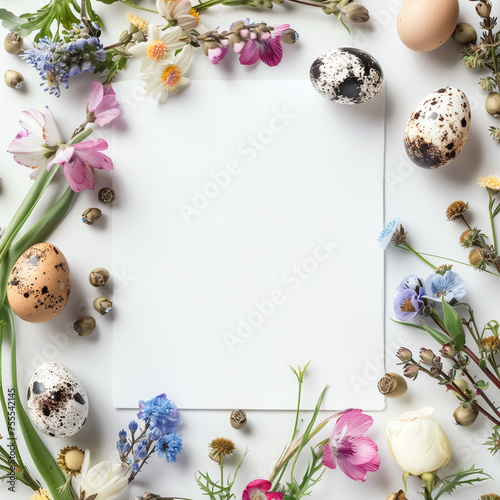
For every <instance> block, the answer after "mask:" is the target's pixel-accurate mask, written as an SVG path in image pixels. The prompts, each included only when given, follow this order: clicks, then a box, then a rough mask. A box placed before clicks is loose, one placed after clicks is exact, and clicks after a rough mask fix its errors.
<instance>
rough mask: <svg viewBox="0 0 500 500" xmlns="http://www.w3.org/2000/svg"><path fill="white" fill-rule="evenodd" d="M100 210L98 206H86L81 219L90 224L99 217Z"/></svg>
mask: <svg viewBox="0 0 500 500" xmlns="http://www.w3.org/2000/svg"><path fill="white" fill-rule="evenodd" d="M101 215H102V212H101V211H100V210H99V209H98V208H87V210H85V212H83V214H82V221H83V222H84V223H85V224H88V225H89V226H91V225H92V224H95V223H96V222H97V221H98V220H99V219H100V218H101Z"/></svg>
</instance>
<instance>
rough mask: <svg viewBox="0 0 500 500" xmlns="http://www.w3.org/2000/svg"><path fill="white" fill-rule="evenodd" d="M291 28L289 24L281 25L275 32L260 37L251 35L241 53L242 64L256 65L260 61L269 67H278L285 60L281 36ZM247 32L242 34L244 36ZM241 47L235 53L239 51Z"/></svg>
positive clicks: (265, 33) (276, 27)
mask: <svg viewBox="0 0 500 500" xmlns="http://www.w3.org/2000/svg"><path fill="white" fill-rule="evenodd" d="M288 28H290V25H289V24H279V25H277V26H275V27H274V30H273V31H270V32H269V31H268V32H264V33H262V34H261V35H260V37H255V38H254V37H253V36H251V35H255V33H251V34H250V39H249V40H248V41H247V42H246V43H245V45H244V46H243V48H242V49H241V53H240V63H241V64H243V65H247V66H248V65H251V64H255V63H256V62H257V61H258V60H259V59H260V60H261V61H262V62H263V63H264V64H267V65H268V66H277V65H278V64H279V63H280V62H281V59H282V58H283V49H282V47H281V34H282V33H283V32H284V31H285V30H286V29H288ZM244 31H245V30H242V31H241V32H240V35H242V34H243V32H244ZM239 50H240V47H238V48H237V49H236V48H235V51H237V52H238V51H239Z"/></svg>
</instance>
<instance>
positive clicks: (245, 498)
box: [241, 490, 250, 500]
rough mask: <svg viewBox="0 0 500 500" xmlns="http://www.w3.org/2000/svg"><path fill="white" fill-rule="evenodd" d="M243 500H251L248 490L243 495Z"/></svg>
mask: <svg viewBox="0 0 500 500" xmlns="http://www.w3.org/2000/svg"><path fill="white" fill-rule="evenodd" d="M241 500H250V493H248V490H245V491H244V492H243V495H241Z"/></svg>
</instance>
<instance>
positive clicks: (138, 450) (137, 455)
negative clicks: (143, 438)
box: [134, 442, 147, 461]
mask: <svg viewBox="0 0 500 500" xmlns="http://www.w3.org/2000/svg"><path fill="white" fill-rule="evenodd" d="M146 455H147V450H146V446H145V445H144V443H142V442H141V443H139V444H136V445H135V447H134V460H135V461H139V460H144V459H145V458H146Z"/></svg>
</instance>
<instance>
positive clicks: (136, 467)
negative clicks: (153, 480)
mask: <svg viewBox="0 0 500 500" xmlns="http://www.w3.org/2000/svg"><path fill="white" fill-rule="evenodd" d="M130 468H131V469H132V472H139V464H137V463H135V462H134V463H133V464H132V466H131V467H130Z"/></svg>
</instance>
